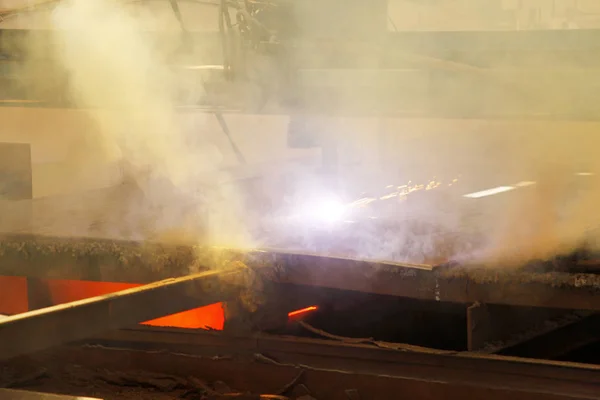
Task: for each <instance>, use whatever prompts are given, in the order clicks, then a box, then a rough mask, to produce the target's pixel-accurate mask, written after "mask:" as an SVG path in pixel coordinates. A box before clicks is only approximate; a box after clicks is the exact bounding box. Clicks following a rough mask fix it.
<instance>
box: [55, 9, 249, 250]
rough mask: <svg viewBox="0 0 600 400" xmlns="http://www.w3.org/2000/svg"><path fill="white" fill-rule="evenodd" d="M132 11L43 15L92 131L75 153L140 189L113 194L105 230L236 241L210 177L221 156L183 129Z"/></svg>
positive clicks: (158, 59)
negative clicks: (110, 167) (104, 162)
mask: <svg viewBox="0 0 600 400" xmlns="http://www.w3.org/2000/svg"><path fill="white" fill-rule="evenodd" d="M132 11H133V9H132V7H131V6H127V5H126V4H124V3H123V2H117V1H103V0H69V1H63V2H61V3H60V4H59V5H58V6H57V7H56V8H55V9H54V11H53V12H52V17H51V21H52V25H53V34H54V39H55V42H56V44H57V49H58V50H57V54H55V58H56V59H57V62H58V63H59V64H60V65H62V66H63V67H64V68H66V69H67V72H68V76H69V90H70V97H71V100H72V101H73V102H74V103H75V104H76V105H77V106H79V107H81V108H83V109H85V110H87V112H88V113H89V115H90V116H91V118H92V119H93V121H94V122H95V125H96V128H97V129H95V131H94V132H93V134H92V135H90V133H89V132H84V133H83V134H86V135H88V136H89V137H91V143H88V145H87V146H86V148H85V149H81V152H82V153H83V152H88V153H89V154H90V155H91V154H94V153H96V154H98V153H101V154H102V155H103V156H104V159H116V160H120V163H121V166H122V168H123V170H124V171H125V175H126V176H127V177H128V178H129V179H130V180H131V181H133V182H135V184H136V185H137V186H138V187H139V188H141V191H142V192H143V193H142V196H141V198H140V197H139V196H138V197H137V198H136V197H135V196H127V193H125V194H124V195H123V196H122V197H120V198H117V197H114V198H113V199H112V202H111V203H108V204H106V210H105V211H106V214H105V215H109V214H110V213H111V211H112V212H113V214H114V211H115V209H118V208H121V209H123V206H124V209H123V213H122V214H120V215H119V217H118V218H116V219H115V218H112V219H111V220H110V221H108V222H107V223H106V224H104V225H105V227H106V229H109V230H111V231H113V233H114V232H115V231H120V232H128V235H129V236H134V237H148V236H150V237H153V236H154V237H156V236H157V235H158V236H162V238H163V239H164V238H165V237H169V238H173V239H177V238H179V239H181V238H182V237H185V238H186V239H190V240H203V241H211V242H218V243H221V244H224V242H225V243H227V244H236V242H237V244H240V243H241V242H242V241H245V240H246V238H245V237H244V234H245V232H244V226H243V223H242V222H241V221H240V220H239V219H237V217H239V214H238V211H239V210H240V209H239V204H238V203H236V199H237V196H235V193H232V192H231V191H230V192H229V193H225V192H224V191H225V189H223V188H222V187H221V186H220V185H219V181H220V179H221V178H222V177H220V176H218V175H217V173H216V172H215V171H216V169H217V167H218V164H219V162H220V161H221V155H220V153H219V152H218V151H215V150H214V149H213V148H211V147H210V146H207V145H206V143H203V142H202V135H203V132H202V126H198V129H196V130H195V132H194V134H195V135H198V136H199V138H198V137H190V135H189V133H186V132H189V130H187V131H186V130H184V129H183V127H182V125H181V124H182V123H181V119H178V118H177V117H176V112H175V102H174V96H175V94H176V90H175V89H176V80H175V78H176V76H174V74H173V73H172V71H171V70H170V69H169V68H168V67H167V65H166V64H167V61H168V60H165V59H164V57H162V56H161V54H162V53H160V52H159V51H157V49H156V48H155V47H154V44H153V42H152V41H151V40H150V38H149V37H148V36H147V33H145V29H144V28H145V27H144V26H142V23H141V21H140V18H138V17H136V16H135V15H134V14H133V12H132ZM84 158H85V156H83V157H81V159H82V160H83V159H84ZM111 209H112V210H111ZM207 226H208V228H207Z"/></svg>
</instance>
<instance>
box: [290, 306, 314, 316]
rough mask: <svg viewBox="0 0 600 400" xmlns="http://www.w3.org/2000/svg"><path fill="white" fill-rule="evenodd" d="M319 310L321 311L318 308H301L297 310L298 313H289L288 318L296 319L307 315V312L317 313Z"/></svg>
mask: <svg viewBox="0 0 600 400" xmlns="http://www.w3.org/2000/svg"><path fill="white" fill-rule="evenodd" d="M318 309H319V307H317V306H310V307H306V308H301V309H300V310H296V311H292V312H290V313H288V317H289V318H292V317H296V316H298V315H302V314H306V313H307V312H311V311H316V310H318Z"/></svg>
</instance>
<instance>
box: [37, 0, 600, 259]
mask: <svg viewBox="0 0 600 400" xmlns="http://www.w3.org/2000/svg"><path fill="white" fill-rule="evenodd" d="M129 7H130V6H126V5H124V4H123V3H122V2H117V1H103V0H68V1H63V2H61V3H60V5H59V6H58V7H57V8H56V9H55V10H54V11H53V12H52V25H53V29H54V31H53V32H54V33H53V34H54V35H55V37H54V38H55V41H56V43H57V44H58V52H57V53H56V54H55V56H56V58H57V61H58V62H59V64H60V65H62V66H64V67H65V68H66V69H67V70H68V72H69V88H70V95H71V98H72V100H73V101H74V102H75V103H76V104H77V105H78V106H81V107H83V108H84V109H86V110H87V113H88V114H89V116H90V117H91V118H92V119H93V121H94V123H95V126H96V128H95V129H94V131H93V132H86V133H85V134H86V135H87V137H88V138H89V139H90V140H89V141H88V142H87V143H86V144H85V146H83V147H82V148H81V149H80V150H79V151H78V153H80V154H78V157H76V158H77V159H78V160H80V162H81V163H82V164H84V163H85V162H86V158H87V157H88V156H91V155H94V157H99V154H101V155H102V157H104V158H105V159H118V160H124V161H125V162H124V163H123V165H125V166H126V167H125V169H126V170H127V173H128V175H129V176H130V177H131V178H132V179H133V180H134V181H136V182H137V184H138V185H139V186H140V187H141V188H142V190H143V192H144V193H143V196H142V199H141V200H140V199H137V200H132V199H131V198H130V197H129V196H125V197H124V198H114V199H113V200H111V202H107V204H106V205H105V208H106V209H107V210H106V211H107V213H108V211H110V210H109V209H110V208H112V207H114V206H117V205H124V212H123V214H122V215H120V217H119V218H117V220H111V221H108V222H107V223H106V224H105V225H106V226H107V228H106V229H115V230H120V231H123V230H126V231H130V232H129V234H130V236H137V237H146V236H148V235H147V234H146V230H148V231H151V232H153V233H154V234H156V233H158V234H159V235H163V236H164V235H166V236H168V237H172V235H174V236H175V238H177V237H180V236H179V235H180V234H184V236H187V235H191V236H192V237H193V238H194V239H198V238H199V237H202V239H206V238H205V237H204V233H205V232H203V231H202V230H203V227H206V226H208V232H206V234H207V235H208V239H210V240H211V241H213V242H217V243H219V244H242V245H245V244H248V236H247V235H246V230H245V228H246V226H244V223H243V222H242V223H240V221H243V217H242V215H241V214H242V207H241V204H240V203H239V202H238V201H239V196H238V193H237V192H236V190H235V189H233V188H232V187H231V186H229V187H227V188H225V187H223V186H222V185H220V178H221V177H220V176H218V175H217V174H216V172H215V170H216V168H217V167H216V166H217V165H218V164H219V163H220V161H221V157H222V156H221V154H220V152H219V151H218V150H217V151H215V150H214V149H213V148H211V147H210V146H206V143H203V141H202V126H198V129H197V130H196V131H197V132H196V133H197V135H198V136H199V137H200V138H198V137H190V136H189V135H188V133H187V132H188V131H189V130H185V129H183V127H182V122H181V120H180V119H179V118H178V117H177V115H176V112H175V102H174V96H175V87H176V86H177V85H176V82H175V81H176V76H175V74H174V73H173V72H172V71H171V70H170V69H169V68H168V67H167V66H166V64H167V60H165V59H164V56H163V54H164V52H161V51H158V50H157V49H156V48H155V47H154V44H153V43H152V42H151V41H150V40H149V39H148V37H147V36H145V34H144V33H143V32H144V31H145V30H146V29H145V28H147V27H146V26H143V24H142V23H141V22H140V19H139V18H138V17H136V16H135V15H134V14H133V13H132V9H131V8H129ZM174 47H176V45H174ZM32 48H35V46H32ZM311 51H312V50H311ZM303 56H304V54H299V55H298V57H296V58H297V59H301V57H303ZM559 61H560V62H559ZM373 63H374V62H373V60H371V59H369V60H365V64H366V65H372V64H373ZM574 66H576V62H575V61H573V60H557V64H556V67H557V68H559V67H564V68H572V67H574ZM570 76H572V75H570ZM585 79H586V78H585V76H584V75H582V77H581V82H576V84H577V85H585V82H584V80H585ZM538 83H539V85H538V84H534V85H533V88H532V85H531V80H530V79H529V78H527V77H526V76H525V77H524V78H523V79H522V81H518V82H513V84H514V86H517V87H519V86H526V87H528V88H529V89H528V95H527V101H528V102H529V103H535V102H537V101H539V102H544V103H546V104H547V103H548V102H550V103H552V104H553V107H555V108H556V109H560V110H566V109H568V108H570V107H571V108H576V107H581V105H577V104H571V103H570V102H569V100H568V98H569V97H568V96H569V95H568V92H569V90H570V89H569V88H568V87H563V86H562V83H561V82H557V81H552V80H546V81H545V80H544V78H543V77H542V78H540V79H539V82H538ZM536 85H537V86H536ZM456 86H457V88H456V92H455V93H453V96H454V97H455V98H454V99H453V103H454V105H457V104H460V103H461V94H463V93H466V94H467V95H468V94H469V93H470V90H471V89H473V88H471V87H462V86H460V85H458V84H457V85H456ZM503 89H504V88H503ZM563 93H565V95H563ZM374 96H376V94H374ZM348 97H351V96H348ZM364 97H368V96H366V95H365V96H364ZM408 97H411V96H410V93H409V95H408ZM517 97H519V96H517ZM411 100H412V98H411ZM426 100H427V101H435V99H426ZM521 100H522V99H521ZM490 107H494V105H490ZM419 123H422V125H419ZM428 124H429V125H428ZM461 124H462V125H461V126H465V125H468V124H467V123H466V122H464V121H462V122H461ZM355 125H360V124H357V123H356V121H354V120H353V121H350V122H347V123H346V125H345V126H339V125H338V126H337V128H336V125H335V124H334V125H332V129H338V131H337V133H338V139H340V141H341V142H342V146H341V147H342V148H341V150H340V153H341V158H345V160H343V163H344V162H345V163H346V164H344V165H342V172H343V173H344V174H346V175H347V176H351V177H352V178H353V179H354V178H355V177H356V176H358V172H361V173H362V172H364V171H365V170H368V169H371V170H372V171H373V172H374V173H373V174H372V175H369V176H367V174H365V176H363V178H364V182H370V183H371V184H377V185H380V187H385V186H386V185H389V184H394V185H402V184H405V183H406V182H407V181H408V180H413V181H420V182H423V183H425V182H427V180H429V179H432V178H433V177H434V176H435V175H438V177H439V175H440V173H441V171H452V172H456V173H461V174H462V175H463V178H461V179H462V180H464V179H471V178H468V177H474V179H475V180H478V182H480V183H482V186H481V188H480V189H486V187H485V183H486V182H488V181H489V182H490V183H491V182H494V183H491V185H492V186H497V185H498V184H512V183H514V182H519V181H535V182H536V185H534V186H532V187H530V188H527V189H526V190H525V189H524V190H522V191H521V190H520V189H519V190H516V191H515V192H514V193H511V194H507V196H512V197H511V199H510V200H506V201H500V202H498V203H497V204H498V205H494V206H493V207H491V208H490V207H488V206H480V204H483V203H484V202H486V201H488V200H487V199H486V200H484V199H482V200H481V201H480V200H474V201H470V200H465V198H463V197H461V195H462V194H465V193H461V192H455V193H454V194H453V196H448V197H441V198H438V199H437V200H436V201H432V202H429V201H418V202H413V203H411V205H410V206H407V207H404V208H402V210H403V211H401V212H402V213H404V215H408V216H409V217H411V218H412V219H413V220H414V219H418V221H419V223H418V224H417V225H418V226H415V225H406V224H405V225H401V227H400V229H395V230H394V229H390V230H388V231H385V232H382V231H376V230H375V231H372V230H368V229H363V230H361V231H360V232H355V234H354V236H353V239H352V240H354V241H353V242H348V243H352V244H343V243H342V244H340V246H339V247H337V248H336V247H335V246H336V245H335V244H334V245H332V246H331V247H332V249H331V252H346V251H348V252H352V253H353V255H356V256H359V257H370V258H383V259H396V260H401V261H415V262H422V261H427V260H430V259H432V258H435V256H436V254H437V253H440V252H442V253H444V256H448V257H456V258H459V259H461V260H465V261H477V262H484V263H500V264H503V265H519V264H522V263H523V262H526V261H528V260H530V259H536V258H549V257H551V256H553V255H556V254H565V253H568V252H570V251H573V250H575V249H577V248H579V247H580V246H581V245H582V244H584V243H585V244H587V245H589V246H591V247H593V248H597V247H598V246H599V245H600V241H599V240H598V239H599V237H598V235H597V233H596V231H595V230H594V229H595V228H596V227H597V226H598V225H600V213H598V212H597V208H598V204H600V181H599V178H598V177H597V176H598V175H590V176H585V177H583V176H582V177H576V176H575V175H574V174H575V173H576V172H590V173H596V174H598V173H600V161H599V159H598V157H597V154H596V151H595V149H597V148H598V139H597V132H596V129H597V128H598V125H597V124H593V123H577V124H573V125H571V126H572V127H573V128H572V129H574V132H572V134H569V133H568V129H571V128H569V127H568V126H567V125H561V123H553V122H546V123H529V122H521V123H506V124H499V123H497V122H496V123H491V122H490V123H485V122H482V121H475V122H473V123H471V124H470V125H469V127H468V128H451V125H452V121H442V122H439V121H438V123H437V126H435V127H434V128H427V126H433V125H431V124H430V123H427V122H424V121H417V123H411V122H406V121H404V122H400V123H399V124H398V125H394V124H393V123H386V122H384V123H383V124H381V125H383V127H382V126H381V125H378V126H377V127H373V126H368V124H364V126H362V125H361V128H360V129H362V132H359V133H356V132H355V133H356V134H355V135H352V134H351V132H350V131H351V127H352V126H355ZM461 129H465V130H467V131H466V132H463V131H460V130H461ZM342 133H343V135H342ZM281 134H283V132H282V133H281ZM381 136H385V137H386V138H387V139H385V141H386V142H385V143H383V144H382V143H380V142H378V141H379V138H380V137H381ZM361 152H362V153H365V152H371V153H373V154H375V153H377V155H376V156H373V157H372V159H371V160H367V161H364V159H367V158H368V157H366V156H365V157H363V155H364V154H362V153H361ZM342 153H343V154H342ZM361 157H362V158H363V161H364V162H363V163H362V164H361V163H359V164H360V165H358V166H357V167H356V172H357V174H355V173H354V172H351V171H350V169H351V166H352V165H354V164H356V162H355V161H356V159H360V158H361ZM375 166H376V167H375ZM374 167H375V168H374ZM398 171H401V172H398ZM417 175H418V177H415V176H417ZM500 175H502V176H503V177H506V180H505V181H503V182H497V181H494V179H488V178H489V177H492V178H496V177H498V176H500ZM454 177H455V176H446V177H444V178H447V179H446V180H444V179H443V178H442V181H443V183H444V184H446V183H447V182H448V181H449V180H451V179H452V178H454ZM513 178H514V179H513ZM308 179H310V177H309V178H308ZM503 179H504V178H503ZM511 179H512V180H511ZM501 180H502V179H501ZM358 184H359V183H358ZM277 187H278V186H277V185H274V186H272V187H270V190H273V191H276V190H277ZM457 190H458V189H457ZM434 192H436V191H435V190H434V191H432V196H434V197H435V196H436V195H435V194H434ZM436 193H437V192H436ZM513 194H514V196H513ZM498 196H503V195H498ZM134 197H135V196H134ZM492 197H494V196H492ZM507 198H508V197H507ZM299 200H300V201H301V200H302V195H300V196H299ZM489 200H493V199H492V198H490V199H489ZM136 201H137V202H136ZM494 201H495V200H494ZM399 209H400V208H399ZM482 210H483V211H482ZM102 214H103V215H104V213H102ZM200 215H208V216H209V221H206V220H204V219H202V217H201V216H200ZM140 220H148V221H149V222H148V224H149V225H150V226H147V227H144V226H142V225H144V224H143V223H140ZM350 229H354V228H350ZM359 229H361V228H359ZM465 232H468V233H469V235H467V236H462V237H461V238H458V239H457V238H456V237H458V236H460V235H461V234H463V233H465ZM121 233H122V232H121ZM346 233H347V232H346ZM290 236H292V235H290ZM346 236H348V235H346ZM344 237H345V236H342V237H340V238H339V239H338V244H339V243H341V242H342V241H343V240H344ZM354 244H357V245H356V246H354ZM300 245H301V247H304V248H308V249H309V250H313V249H316V248H317V247H318V248H322V246H314V243H313V242H311V239H310V238H308V237H303V238H301V240H300Z"/></svg>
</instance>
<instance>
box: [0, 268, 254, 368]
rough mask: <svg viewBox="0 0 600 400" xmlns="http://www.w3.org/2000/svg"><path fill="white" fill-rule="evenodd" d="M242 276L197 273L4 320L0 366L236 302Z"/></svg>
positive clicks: (241, 271) (239, 272)
mask: <svg viewBox="0 0 600 400" xmlns="http://www.w3.org/2000/svg"><path fill="white" fill-rule="evenodd" d="M247 271H248V270H247V269H246V268H245V266H238V267H236V268H230V269H227V270H223V271H209V272H201V273H198V274H194V275H189V276H185V277H181V278H172V279H166V280H164V281H159V282H155V283H151V284H148V285H144V286H141V287H137V288H133V289H127V290H123V291H120V292H117V293H114V294H109V295H104V296H97V297H92V298H89V299H85V300H80V301H74V302H71V303H67V304H61V305H57V306H53V307H47V308H43V309H40V310H36V311H30V312H26V313H23V314H18V315H15V316H12V317H8V318H5V319H3V320H1V321H0V360H3V359H9V358H12V357H16V356H19V355H23V354H27V353H31V352H35V351H38V350H42V349H45V348H47V347H51V346H56V345H59V344H63V343H68V342H71V341H75V340H80V339H84V338H86V337H89V336H92V335H94V334H97V333H101V332H106V331H110V330H114V329H119V328H124V327H127V326H131V325H134V324H137V323H140V322H144V321H149V320H152V319H156V318H160V317H163V316H165V315H171V314H175V313H178V312H182V311H186V310H189V309H192V308H196V307H201V306H205V305H209V304H212V303H216V302H219V301H223V300H229V299H232V298H235V297H236V296H237V295H238V293H239V289H240V288H241V287H242V286H245V282H244V281H245V277H246V272H247Z"/></svg>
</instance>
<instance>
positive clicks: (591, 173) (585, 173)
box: [575, 172, 595, 176]
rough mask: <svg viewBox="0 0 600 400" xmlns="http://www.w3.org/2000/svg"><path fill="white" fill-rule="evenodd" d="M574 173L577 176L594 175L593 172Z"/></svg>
mask: <svg viewBox="0 0 600 400" xmlns="http://www.w3.org/2000/svg"><path fill="white" fill-rule="evenodd" d="M575 175H577V176H594V175H595V174H594V173H593V172H578V173H576V174H575Z"/></svg>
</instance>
